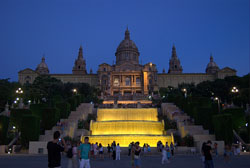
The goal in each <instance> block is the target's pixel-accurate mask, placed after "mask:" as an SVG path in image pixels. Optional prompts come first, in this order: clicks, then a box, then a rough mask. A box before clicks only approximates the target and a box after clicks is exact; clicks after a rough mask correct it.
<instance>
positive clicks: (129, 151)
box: [128, 143, 132, 156]
mask: <svg viewBox="0 0 250 168" xmlns="http://www.w3.org/2000/svg"><path fill="white" fill-rule="evenodd" d="M131 147H132V143H130V144H129V146H128V156H130V154H131Z"/></svg>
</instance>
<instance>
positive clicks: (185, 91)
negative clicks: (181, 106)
mask: <svg viewBox="0 0 250 168" xmlns="http://www.w3.org/2000/svg"><path fill="white" fill-rule="evenodd" d="M182 91H183V93H184V96H185V98H187V89H186V88H183V89H182Z"/></svg>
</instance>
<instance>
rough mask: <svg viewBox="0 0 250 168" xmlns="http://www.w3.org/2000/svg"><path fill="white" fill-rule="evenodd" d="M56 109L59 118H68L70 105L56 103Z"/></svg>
mask: <svg viewBox="0 0 250 168" xmlns="http://www.w3.org/2000/svg"><path fill="white" fill-rule="evenodd" d="M56 108H58V109H59V111H60V118H68V116H69V114H70V104H69V103H67V102H64V103H56Z"/></svg>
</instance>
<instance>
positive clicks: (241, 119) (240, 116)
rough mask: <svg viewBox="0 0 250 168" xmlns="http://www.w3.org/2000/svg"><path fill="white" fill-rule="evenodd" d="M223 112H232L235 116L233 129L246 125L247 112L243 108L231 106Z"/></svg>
mask: <svg viewBox="0 0 250 168" xmlns="http://www.w3.org/2000/svg"><path fill="white" fill-rule="evenodd" d="M222 113H223V114H231V115H232V118H233V121H232V122H233V129H234V130H236V131H238V130H239V129H240V127H242V126H245V124H246V119H245V112H244V109H242V108H231V109H225V110H223V111H222Z"/></svg>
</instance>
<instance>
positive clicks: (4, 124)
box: [0, 116, 9, 145]
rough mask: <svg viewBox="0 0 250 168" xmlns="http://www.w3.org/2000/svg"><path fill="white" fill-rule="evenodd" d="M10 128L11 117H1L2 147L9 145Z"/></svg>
mask: <svg viewBox="0 0 250 168" xmlns="http://www.w3.org/2000/svg"><path fill="white" fill-rule="evenodd" d="M8 127H9V117H6V116H0V145H3V144H6V143H7V139H6V137H7V132H8Z"/></svg>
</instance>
